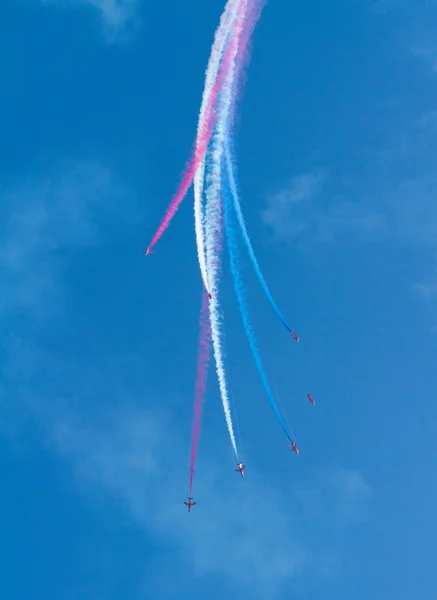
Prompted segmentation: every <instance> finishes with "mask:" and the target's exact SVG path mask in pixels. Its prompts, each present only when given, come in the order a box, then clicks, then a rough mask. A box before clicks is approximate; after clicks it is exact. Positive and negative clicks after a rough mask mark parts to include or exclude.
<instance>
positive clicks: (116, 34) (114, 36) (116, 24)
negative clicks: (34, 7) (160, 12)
mask: <svg viewBox="0 0 437 600" xmlns="http://www.w3.org/2000/svg"><path fill="white" fill-rule="evenodd" d="M37 1H40V0H37ZM42 2H43V4H45V5H47V6H50V5H53V6H54V5H57V6H61V7H74V6H76V7H80V6H85V7H86V6H89V7H91V8H94V9H97V10H98V11H99V13H100V15H101V17H102V19H103V22H104V24H105V30H106V34H107V37H108V40H109V41H115V40H120V38H122V39H123V36H125V35H126V34H127V33H131V32H132V29H135V27H136V25H137V24H138V13H139V9H140V5H141V0H42Z"/></svg>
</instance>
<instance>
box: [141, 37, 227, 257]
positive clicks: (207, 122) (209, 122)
mask: <svg viewBox="0 0 437 600" xmlns="http://www.w3.org/2000/svg"><path fill="white" fill-rule="evenodd" d="M232 59H233V56H232V44H231V48H230V49H227V50H226V52H225V55H224V57H223V62H222V64H221V67H220V71H219V74H218V76H217V79H216V81H215V83H214V86H213V88H212V90H211V95H210V97H209V100H208V104H207V106H206V109H205V119H204V122H203V126H202V128H201V131H200V135H199V137H198V138H197V140H196V145H195V151H194V154H193V156H192V157H191V159H190V161H189V163H188V166H187V168H186V170H185V173H184V175H183V177H182V181H181V183H180V185H179V188H178V190H177V192H176V194H175V195H174V196H173V198H172V200H171V202H170V206H169V207H168V209H167V212H166V213H165V215H164V218H163V219H162V221H161V224H160V226H159V227H158V229H157V230H156V233H155V235H154V236H153V239H152V241H151V242H150V244H149V248H148V249H149V250H152V248H153V246H154V245H155V244H156V242H157V241H158V240H159V239H160V238H161V237H162V235H163V233H164V232H165V230H166V229H167V227H168V226H169V225H170V222H171V220H172V219H173V217H174V216H175V214H176V211H177V210H178V208H179V206H180V204H181V202H182V200H183V199H184V198H185V196H186V194H187V192H188V190H189V188H190V186H191V184H192V182H193V179H194V175H195V174H196V171H197V169H198V168H199V166H200V163H201V162H202V160H203V158H204V156H205V154H206V150H207V148H208V144H209V141H210V139H211V136H212V133H213V131H214V126H215V120H216V119H215V118H214V116H215V112H214V109H215V105H216V102H217V97H218V95H219V93H220V92H221V88H222V85H223V82H224V80H225V79H226V75H227V73H228V71H229V68H230V66H231V63H232Z"/></svg>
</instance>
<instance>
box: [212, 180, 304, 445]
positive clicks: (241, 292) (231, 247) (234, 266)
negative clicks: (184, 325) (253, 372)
mask: <svg viewBox="0 0 437 600" xmlns="http://www.w3.org/2000/svg"><path fill="white" fill-rule="evenodd" d="M222 191H223V194H224V207H225V230H226V240H227V243H228V251H229V257H230V266H231V273H232V278H233V281H234V288H235V293H236V296H237V300H238V305H239V307H240V313H241V317H242V320H243V325H244V330H245V332H246V336H247V339H248V341H249V345H250V349H251V351H252V356H253V358H254V361H255V364H256V368H257V370H258V373H259V376H260V378H261V381H262V384H263V386H264V390H265V392H266V394H267V397H268V399H269V402H270V404H271V406H272V408H273V412H274V413H275V416H276V418H277V420H278V422H279V424H280V426H281V428H282V430H283V431H284V433H285V435H286V436H287V438H288V440H289V441H290V442H292V441H293V440H292V437H291V435H290V433H289V432H288V429H287V427H286V425H285V423H284V421H283V419H282V416H281V413H280V411H279V408H278V406H277V404H276V401H275V397H274V395H273V393H272V391H271V389H270V385H269V382H268V379H267V374H266V372H265V370H264V366H263V363H262V360H261V356H260V353H259V350H258V345H257V342H256V337H255V333H254V331H253V327H252V324H251V321H250V316H249V310H248V307H247V303H246V294H245V289H244V284H243V281H242V278H241V274H240V269H239V250H238V241H237V237H236V231H235V224H234V222H233V219H232V209H233V208H234V206H235V203H234V201H233V200H232V192H231V190H230V189H229V190H228V189H226V186H223V188H222Z"/></svg>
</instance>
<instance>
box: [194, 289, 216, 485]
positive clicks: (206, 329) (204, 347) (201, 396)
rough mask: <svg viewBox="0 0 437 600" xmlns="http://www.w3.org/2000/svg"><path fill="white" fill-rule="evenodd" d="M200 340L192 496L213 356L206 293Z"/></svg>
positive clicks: (195, 398)
mask: <svg viewBox="0 0 437 600" xmlns="http://www.w3.org/2000/svg"><path fill="white" fill-rule="evenodd" d="M199 325H200V338H199V355H198V358H197V379H196V386H195V395H194V415H193V426H192V434H191V460H190V496H191V494H192V490H193V478H194V466H195V463H196V456H197V448H198V446H199V435H200V424H201V420H202V409H203V403H204V400H205V392H206V380H207V378H208V366H209V359H210V355H211V327H210V324H209V299H208V294H207V293H206V292H205V291H204V292H203V294H202V308H201V311H200V320H199Z"/></svg>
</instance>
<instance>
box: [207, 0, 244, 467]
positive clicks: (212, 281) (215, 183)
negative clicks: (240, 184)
mask: <svg viewBox="0 0 437 600" xmlns="http://www.w3.org/2000/svg"><path fill="white" fill-rule="evenodd" d="M246 7H247V0H241V5H240V10H239V12H238V16H237V18H236V20H235V26H234V30H233V34H232V37H231V39H230V41H229V44H228V49H229V50H228V51H229V56H230V66H229V72H228V76H227V77H226V80H225V84H224V85H223V88H222V90H221V94H220V98H219V103H218V106H219V117H218V119H217V123H216V129H215V132H214V135H213V136H212V140H211V159H210V164H209V165H208V170H207V183H208V185H207V188H206V200H207V202H206V218H205V236H206V244H205V245H206V266H207V272H208V283H209V285H210V292H211V294H212V298H211V300H210V322H211V336H212V343H213V348H214V358H215V363H216V370H217V377H218V381H219V388H220V396H221V400H222V404H223V410H224V413H225V419H226V424H227V427H228V432H229V437H230V439H231V444H232V448H233V450H234V453H235V456H236V458H237V460H238V450H237V444H236V440H235V434H234V427H233V423H232V416H231V407H230V401H229V392H228V386H227V378H226V371H225V364H224V353H223V348H222V320H223V319H222V314H221V308H220V303H219V276H220V271H221V250H222V220H223V219H222V210H221V197H220V188H221V183H220V182H221V164H222V158H223V150H224V147H223V144H224V140H225V131H226V126H227V123H228V118H229V114H230V111H231V103H232V88H233V83H234V82H233V78H234V74H235V60H236V57H237V55H238V50H239V43H240V37H241V34H242V32H243V27H244V19H245V16H246Z"/></svg>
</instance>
